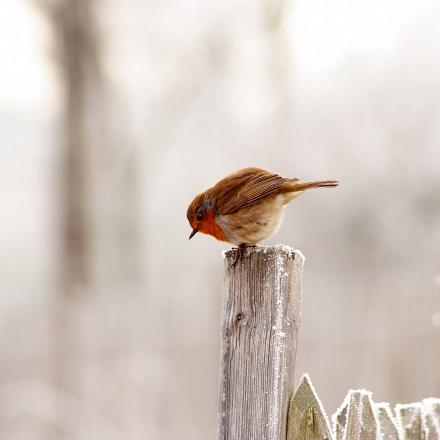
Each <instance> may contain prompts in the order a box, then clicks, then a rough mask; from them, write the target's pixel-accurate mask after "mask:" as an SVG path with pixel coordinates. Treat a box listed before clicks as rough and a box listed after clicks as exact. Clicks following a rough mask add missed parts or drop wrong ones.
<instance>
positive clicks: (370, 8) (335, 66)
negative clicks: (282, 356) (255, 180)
mask: <svg viewBox="0 0 440 440" xmlns="http://www.w3.org/2000/svg"><path fill="white" fill-rule="evenodd" d="M1 5H2V8H1V9H2V13H1V15H0V56H1V69H0V127H1V130H0V133H1V138H0V140H1V150H0V159H1V160H0V182H1V186H0V191H1V194H0V196H1V201H2V203H1V207H0V219H1V223H0V243H1V246H0V272H1V276H0V437H1V438H4V439H8V440H16V439H29V438H32V439H33V440H39V439H44V440H51V439H57V440H60V439H81V440H87V439H106V440H111V439H121V438H124V439H161V440H162V439H163V440H168V439H170V440H171V439H177V438H178V439H182V440H183V439H191V440H202V439H208V438H215V433H216V411H217V385H218V368H219V350H220V348H219V342H220V335H219V332H220V313H221V310H220V309H221V299H222V277H223V272H222V271H223V262H222V257H221V251H222V250H223V249H225V248H227V246H226V245H225V244H222V243H220V242H216V241H215V240H213V239H212V238H210V237H207V236H196V238H195V239H193V240H191V242H189V241H188V235H189V232H190V228H189V225H188V224H187V220H186V208H187V205H188V203H189V202H190V201H191V199H192V197H193V196H194V195H195V194H196V193H198V192H200V191H202V190H203V189H205V188H206V187H207V186H209V185H211V184H213V183H214V182H215V181H216V180H218V179H219V178H221V177H222V176H224V175H225V174H227V173H229V172H231V171H233V170H235V169H238V168H241V167H245V166H260V167H263V168H266V169H268V170H271V171H275V172H278V173H280V174H282V175H284V176H297V177H300V178H302V179H304V180H306V179H338V180H340V181H341V186H340V188H338V189H337V190H331V191H330V190H320V191H313V192H310V193H307V194H306V195H305V196H303V197H301V198H300V199H298V200H297V201H296V202H295V203H294V204H293V205H291V206H289V207H288V208H287V212H286V217H285V222H284V225H283V226H282V228H281V231H280V232H279V233H278V234H277V236H276V237H274V238H273V239H271V240H269V241H268V242H267V243H264V244H275V243H278V242H282V243H285V244H288V245H291V246H293V247H295V248H298V249H301V250H302V252H303V253H304V254H305V256H306V265H305V273H304V282H303V298H304V299H303V319H302V325H301V330H300V341H299V352H298V359H297V360H298V362H297V369H296V371H297V378H299V376H300V375H301V374H302V373H303V372H306V371H307V372H309V374H310V375H311V378H312V380H313V382H314V384H315V386H316V388H317V391H318V393H319V395H320V396H321V398H322V400H323V404H324V406H325V408H326V410H327V412H328V413H329V414H331V413H333V412H334V411H335V410H336V408H337V406H339V404H340V403H341V402H342V400H343V398H344V396H345V394H346V392H347V390H348V389H349V388H356V387H364V388H367V389H369V390H371V391H372V392H373V393H374V395H373V397H374V399H375V400H376V401H381V400H386V401H389V402H391V403H393V404H394V403H396V402H401V403H404V402H411V401H417V400H420V399H422V398H424V397H429V396H432V395H436V396H439V395H440V79H439V78H440V27H439V26H438V23H439V20H440V4H439V2H438V1H437V0H420V1H417V2H416V1H414V0H412V1H409V0H371V1H369V2H365V1H360V0H295V1H291V0H258V1H249V0H239V1H228V0H226V1H225V0H223V1H220V0H216V1H213V0H209V1H208V0H200V1H186V2H183V1H178V0H166V1H161V2H152V1H140V0H131V1H123V0H107V1H105V2H104V1H98V0H96V1H93V0H35V1H32V0H14V1H10V0H9V1H8V0H3V1H2V2H1Z"/></svg>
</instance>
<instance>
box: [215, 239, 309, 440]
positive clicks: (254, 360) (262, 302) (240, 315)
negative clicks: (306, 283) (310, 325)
mask: <svg viewBox="0 0 440 440" xmlns="http://www.w3.org/2000/svg"><path fill="white" fill-rule="evenodd" d="M237 252H238V251H237V250H234V249H233V250H231V251H228V252H226V253H225V282H224V299H223V316H222V352H221V366H220V399H219V400H220V402H219V418H218V437H217V438H218V439H219V440H284V439H285V435H286V420H287V407H288V403H289V400H290V398H291V396H292V394H293V377H294V365H295V354H296V339H297V332H298V325H299V317H300V290H301V277H302V267H303V262H304V257H303V256H302V254H301V253H300V252H298V251H294V250H292V249H291V248H289V247H287V246H275V247H267V248H259V247H255V248H245V249H244V252H243V253H244V255H243V256H242V257H240V258H238V259H237V261H235V260H236V257H237Z"/></svg>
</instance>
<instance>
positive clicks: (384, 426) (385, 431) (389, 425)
mask: <svg viewBox="0 0 440 440" xmlns="http://www.w3.org/2000/svg"><path fill="white" fill-rule="evenodd" d="M374 409H375V410H376V418H377V423H378V431H379V438H380V439H382V440H397V439H399V431H398V429H397V426H396V421H395V420H394V416H393V413H392V412H391V409H390V404H389V403H387V402H382V403H376V404H375V405H374Z"/></svg>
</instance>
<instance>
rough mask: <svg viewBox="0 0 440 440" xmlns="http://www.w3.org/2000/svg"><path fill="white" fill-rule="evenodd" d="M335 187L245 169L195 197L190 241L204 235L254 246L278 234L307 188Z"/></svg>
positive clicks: (190, 215)
mask: <svg viewBox="0 0 440 440" xmlns="http://www.w3.org/2000/svg"><path fill="white" fill-rule="evenodd" d="M335 186H338V182H337V181H336V180H319V181H315V182H306V183H301V182H299V179H298V178H286V177H281V176H280V175H278V174H274V173H270V172H269V171H265V170H262V169H260V168H243V169H241V170H238V171H235V172H234V173H232V174H230V175H228V176H226V177H224V178H223V179H221V180H220V181H219V182H217V183H216V184H215V185H214V186H212V187H211V188H208V189H207V190H206V191H204V192H202V193H201V194H199V195H197V196H196V197H195V198H194V200H193V201H192V202H191V204H190V205H189V207H188V212H187V217H188V221H189V223H190V225H191V228H192V232H191V234H190V236H189V238H190V239H191V238H192V237H194V235H195V234H196V233H197V232H202V233H204V234H209V235H212V236H213V237H215V238H216V239H217V240H221V241H226V242H228V243H232V244H235V245H237V246H239V247H240V248H243V247H244V246H255V245H257V243H259V242H260V241H262V240H264V239H266V238H269V237H271V236H272V235H274V234H275V233H276V232H277V231H278V229H279V227H280V225H281V223H282V220H283V214H284V208H285V206H286V205H287V204H288V203H290V202H291V201H292V200H294V199H296V198H297V197H298V196H299V195H301V194H302V193H303V192H304V191H306V190H308V189H312V188H332V187H335Z"/></svg>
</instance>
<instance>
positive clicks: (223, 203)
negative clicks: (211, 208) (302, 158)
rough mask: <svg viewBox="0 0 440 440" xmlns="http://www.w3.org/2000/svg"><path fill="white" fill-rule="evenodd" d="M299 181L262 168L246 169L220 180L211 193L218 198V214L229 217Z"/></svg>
mask: <svg viewBox="0 0 440 440" xmlns="http://www.w3.org/2000/svg"><path fill="white" fill-rule="evenodd" d="M297 180H298V179H286V178H284V177H281V176H279V175H278V174H273V173H269V172H268V171H265V170H262V169H260V168H244V169H242V170H239V171H237V172H235V173H233V174H231V175H230V176H227V177H225V178H224V179H222V180H220V182H218V183H217V184H216V185H215V186H214V187H213V188H211V190H210V192H211V193H212V195H213V196H214V197H215V198H216V201H217V213H218V214H220V215H228V214H232V213H234V212H236V211H238V210H239V209H241V208H244V207H246V206H249V205H252V204H253V203H255V202H257V201H258V200H260V199H262V198H263V197H266V196H268V195H270V194H277V193H279V192H281V190H282V189H283V187H285V184H286V183H292V182H295V181H297Z"/></svg>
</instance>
